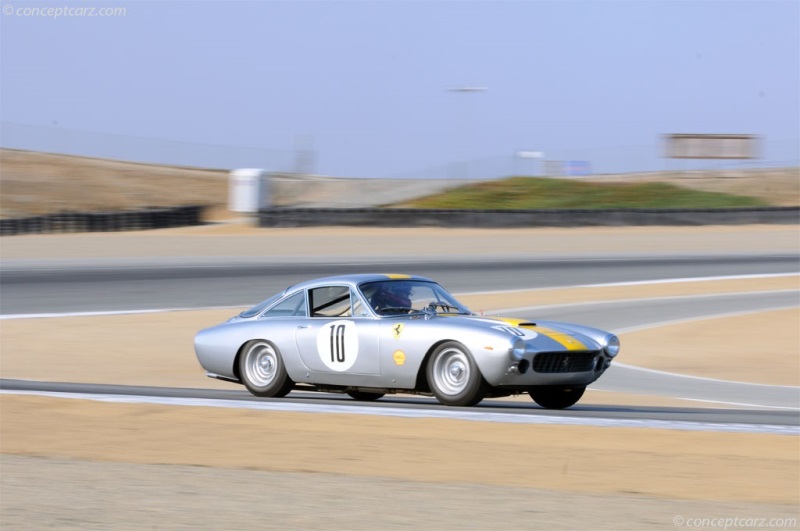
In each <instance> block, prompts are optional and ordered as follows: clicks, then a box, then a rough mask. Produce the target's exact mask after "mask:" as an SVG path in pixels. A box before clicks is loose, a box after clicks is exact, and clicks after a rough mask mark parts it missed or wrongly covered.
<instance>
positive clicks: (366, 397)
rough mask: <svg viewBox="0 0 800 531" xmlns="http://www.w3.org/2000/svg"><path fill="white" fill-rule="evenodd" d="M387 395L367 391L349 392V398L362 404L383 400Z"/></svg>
mask: <svg viewBox="0 0 800 531" xmlns="http://www.w3.org/2000/svg"><path fill="white" fill-rule="evenodd" d="M385 394H386V393H368V392H367V391H347V396H349V397H350V398H352V399H353V400H358V401H360V402H374V401H375V400H378V399H379V398H383V395H385Z"/></svg>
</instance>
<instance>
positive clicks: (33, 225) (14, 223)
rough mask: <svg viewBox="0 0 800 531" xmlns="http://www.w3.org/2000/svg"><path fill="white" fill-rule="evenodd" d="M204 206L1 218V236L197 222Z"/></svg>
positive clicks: (121, 228)
mask: <svg viewBox="0 0 800 531" xmlns="http://www.w3.org/2000/svg"><path fill="white" fill-rule="evenodd" d="M205 208H206V207H205V206H201V205H189V206H180V207H172V208H146V209H143V210H124V211H118V212H60V213H57V214H47V215H42V216H32V217H27V218H11V219H0V236H14V235H20V234H45V233H59V232H62V233H63V232H111V231H127V230H147V229H165V228H169V227H184V226H189V225H199V224H200V223H201V216H202V213H203V210H204V209H205Z"/></svg>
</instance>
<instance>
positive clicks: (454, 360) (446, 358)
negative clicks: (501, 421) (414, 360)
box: [426, 341, 488, 406]
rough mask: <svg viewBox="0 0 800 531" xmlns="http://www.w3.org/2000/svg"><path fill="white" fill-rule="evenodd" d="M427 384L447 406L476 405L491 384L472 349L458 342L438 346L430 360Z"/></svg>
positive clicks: (427, 369)
mask: <svg viewBox="0 0 800 531" xmlns="http://www.w3.org/2000/svg"><path fill="white" fill-rule="evenodd" d="M426 372H427V376H428V386H429V387H430V389H431V391H432V392H433V394H434V396H435V397H436V399H437V400H439V402H441V403H442V404H445V405H447V406H474V405H476V404H477V403H478V402H480V401H481V400H483V398H484V397H485V396H486V392H487V390H488V385H487V384H486V381H485V380H484V379H483V376H482V375H481V371H480V370H479V369H478V366H477V365H476V364H475V362H474V361H473V360H472V356H471V355H470V353H469V351H467V349H466V348H465V347H464V346H463V345H461V344H460V343H456V342H455V341H448V342H447V343H442V344H441V345H439V346H438V347H437V348H436V350H435V351H433V354H431V357H430V359H429V360H428V366H427V368H426Z"/></svg>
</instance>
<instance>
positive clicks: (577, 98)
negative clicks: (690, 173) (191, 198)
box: [0, 0, 800, 176]
mask: <svg viewBox="0 0 800 531" xmlns="http://www.w3.org/2000/svg"><path fill="white" fill-rule="evenodd" d="M0 5H2V12H3V14H2V16H0V24H1V25H0V46H1V48H0V119H2V121H3V122H13V123H18V124H30V125H36V126H48V127H49V126H57V127H59V128H62V129H67V130H71V129H74V130H84V131H94V132H103V133H115V134H124V135H135V136H140V137H153V138H164V139H171V140H180V141H187V142H197V143H206V144H224V145H234V146H254V147H263V148H271V149H292V148H293V147H294V145H295V142H296V139H297V138H298V137H299V136H302V135H307V136H302V138H313V143H314V147H315V150H316V153H317V163H316V168H315V169H316V171H317V172H319V173H326V174H332V175H357V176H384V175H390V174H395V173H401V172H404V171H411V170H414V169H417V168H424V167H429V166H435V165H443V164H448V163H450V162H452V161H454V160H457V159H464V158H477V157H498V156H510V155H512V154H513V153H514V152H516V151H518V150H539V151H544V152H545V153H546V154H547V155H548V156H550V155H551V154H558V153H561V152H565V150H571V151H569V152H568V153H569V154H568V155H567V156H578V157H582V158H590V159H591V162H592V163H593V165H594V166H595V168H596V169H597V170H598V171H620V170H622V171H624V170H637V169H647V168H641V166H655V167H656V169H658V165H659V164H661V163H660V162H658V160H659V159H658V156H657V153H656V147H657V146H658V142H659V137H660V135H662V134H664V133H753V134H759V135H763V137H764V140H765V151H766V152H765V156H766V158H767V159H768V160H770V161H788V162H792V163H794V164H797V163H798V159H800V1H797V0H792V1H769V0H752V1H721V0H714V1H711V0H709V1H688V0H687V1H683V0H670V1H648V0H642V1H614V2H612V1H588V2H578V1H491V2H476V1H436V2H434V1H428V0H425V1H422V0H420V1H413V0H410V1H380V0H375V1H353V2H340V1H324V2H311V1H302V0H301V1H291V2H290V1H285V2H274V1H265V2H256V1H248V2H238V1H233V2H231V1H202V2H194V1H180V2H157V1H144V2H123V1H118V2H116V1H113V0H109V1H105V2H91V1H82V0H80V1H79V0H62V1H58V2H29V1H23V0H9V1H6V0H0ZM9 6H11V8H13V11H12V9H10V8H9ZM28 7H40V8H41V7H62V8H63V7H67V8H70V7H79V8H80V7H95V8H104V7H105V8H108V7H124V8H125V13H124V15H117V16H110V17H87V16H83V17H79V16H60V17H58V18H56V17H52V16H32V15H30V16H25V13H26V12H25V9H24V8H28ZM20 8H23V9H22V11H20ZM463 85H470V86H482V87H487V89H488V90H486V91H484V92H478V93H454V92H448V91H447V89H448V88H451V87H458V86H463ZM0 142H2V138H0ZM584 148H586V149H585V150H584ZM572 153H576V154H577V155H573V154H572ZM643 153H644V154H645V155H644V156H645V158H646V159H648V160H647V161H644V160H643V159H642V154H643Z"/></svg>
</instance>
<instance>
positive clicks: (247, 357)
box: [239, 339, 294, 397]
mask: <svg viewBox="0 0 800 531" xmlns="http://www.w3.org/2000/svg"><path fill="white" fill-rule="evenodd" d="M239 374H240V375H241V378H242V383H243V384H244V386H245V387H246V388H247V390H248V391H250V393H251V394H253V395H255V396H263V397H281V396H286V395H287V394H289V391H291V390H292V387H293V386H294V382H292V380H291V379H290V378H289V376H288V374H286V366H285V365H284V364H283V358H282V357H281V354H280V352H278V348H277V347H276V346H275V345H273V344H272V343H270V342H269V341H265V340H263V339H257V340H255V341H250V342H249V343H247V344H246V345H245V346H244V349H243V351H242V354H241V356H240V357H239Z"/></svg>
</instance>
